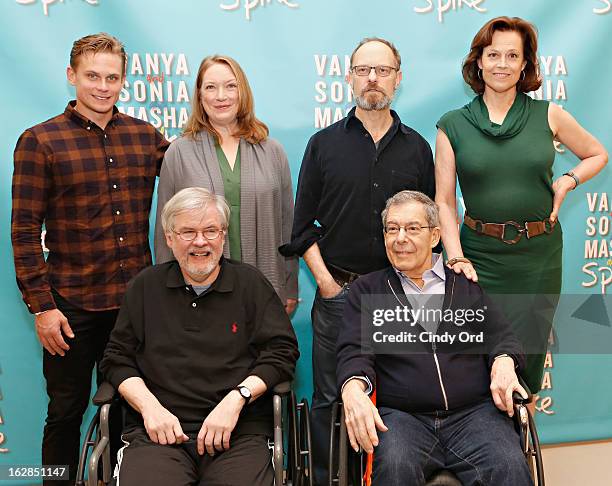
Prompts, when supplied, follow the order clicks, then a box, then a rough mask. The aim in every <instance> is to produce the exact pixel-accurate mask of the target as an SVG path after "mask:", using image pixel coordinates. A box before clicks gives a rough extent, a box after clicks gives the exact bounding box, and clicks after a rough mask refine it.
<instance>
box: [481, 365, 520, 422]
mask: <svg viewBox="0 0 612 486" xmlns="http://www.w3.org/2000/svg"><path fill="white" fill-rule="evenodd" d="M490 388H491V395H492V396H493V402H495V406H496V407H497V408H498V409H500V410H501V411H502V412H506V413H507V414H508V416H509V417H512V416H513V415H514V403H513V400H512V393H513V392H514V391H515V390H516V391H518V392H519V393H520V394H521V395H522V396H523V397H524V398H527V392H526V391H525V389H524V388H523V387H522V386H521V385H520V384H519V381H518V377H517V376H516V372H515V371H514V360H513V359H512V358H511V357H510V356H500V357H498V358H495V360H494V361H493V366H492V367H491V386H490Z"/></svg>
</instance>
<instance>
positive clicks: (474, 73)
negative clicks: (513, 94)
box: [462, 17, 542, 94]
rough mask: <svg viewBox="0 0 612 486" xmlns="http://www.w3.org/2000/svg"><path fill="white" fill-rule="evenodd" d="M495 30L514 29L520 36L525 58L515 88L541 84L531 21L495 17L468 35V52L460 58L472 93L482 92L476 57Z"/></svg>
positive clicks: (491, 40) (486, 44) (533, 28)
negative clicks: (462, 58)
mask: <svg viewBox="0 0 612 486" xmlns="http://www.w3.org/2000/svg"><path fill="white" fill-rule="evenodd" d="M498 31H501V32H509V31H510V32H516V33H518V34H519V35H520V36H521V39H522V40H523V58H524V59H525V61H526V64H525V69H524V70H523V72H524V73H525V76H523V75H521V78H520V79H519V81H518V83H517V84H516V89H517V91H521V92H523V93H527V92H529V91H535V90H536V89H538V88H539V87H540V86H541V85H542V78H541V77H540V63H539V61H538V33H537V29H536V27H535V26H534V25H533V24H532V23H530V22H527V21H526V20H523V19H521V18H520V17H496V18H494V19H491V20H489V21H488V22H487V23H486V24H484V25H483V26H482V28H481V29H480V30H479V31H478V33H477V34H476V36H475V37H474V39H472V45H471V46H470V52H469V53H468V55H467V57H466V58H465V60H464V61H463V68H462V73H463V79H464V80H465V82H466V83H467V84H469V85H470V87H471V88H472V90H473V91H474V92H475V93H477V94H483V93H484V90H485V83H484V81H483V80H482V78H481V77H480V76H478V70H479V67H478V60H479V59H480V58H481V57H482V52H483V50H484V48H485V47H488V46H490V45H491V44H492V42H493V34H494V33H495V32H498Z"/></svg>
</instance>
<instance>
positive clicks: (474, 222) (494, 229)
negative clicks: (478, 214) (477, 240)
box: [463, 213, 555, 245]
mask: <svg viewBox="0 0 612 486" xmlns="http://www.w3.org/2000/svg"><path fill="white" fill-rule="evenodd" d="M463 222H464V223H465V224H466V226H467V227H468V228H471V229H473V230H474V231H476V233H478V234H479V235H487V236H492V237H493V238H497V239H498V240H501V241H503V242H504V243H507V244H508V245H514V244H516V243H518V242H519V241H520V239H521V238H522V237H523V234H525V236H527V238H533V237H534V236H539V235H542V234H550V233H552V230H553V229H554V227H555V223H551V222H550V220H548V219H545V220H543V221H526V222H525V223H517V222H516V221H506V222H505V223H485V222H483V221H481V220H479V219H473V218H471V217H470V216H468V214H467V213H466V214H465V216H464V218H463ZM508 227H512V228H513V230H514V231H516V236H515V237H514V238H512V239H509V238H507V237H506V231H507V229H508ZM511 231H512V230H511Z"/></svg>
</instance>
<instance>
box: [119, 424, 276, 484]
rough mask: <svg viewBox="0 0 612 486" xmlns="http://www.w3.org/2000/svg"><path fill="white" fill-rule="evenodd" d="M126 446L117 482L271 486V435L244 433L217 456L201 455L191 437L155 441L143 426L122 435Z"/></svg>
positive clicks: (120, 460) (272, 481)
mask: <svg viewBox="0 0 612 486" xmlns="http://www.w3.org/2000/svg"><path fill="white" fill-rule="evenodd" d="M123 440H124V441H125V443H126V444H127V446H126V447H125V448H124V449H122V450H121V451H120V452H119V477H118V478H117V484H118V486H142V485H146V486H196V485H201V486H272V485H273V484H274V472H273V469H272V462H271V455H270V450H269V449H268V439H267V437H265V436H264V435H241V436H239V437H236V438H234V437H232V438H231V439H230V448H229V449H228V450H227V451H224V452H220V453H217V454H215V455H214V456H209V455H208V454H204V455H202V456H200V455H199V454H198V451H197V444H196V441H195V440H194V439H190V440H189V441H188V442H185V443H183V444H180V445H160V444H156V443H154V442H152V441H151V440H150V439H149V437H148V435H147V433H146V431H145V430H144V429H137V430H135V431H132V432H130V433H127V434H124V435H123Z"/></svg>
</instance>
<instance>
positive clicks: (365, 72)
mask: <svg viewBox="0 0 612 486" xmlns="http://www.w3.org/2000/svg"><path fill="white" fill-rule="evenodd" d="M372 69H374V71H376V76H380V77H381V78H386V77H387V76H389V75H390V74H391V73H392V72H393V71H397V70H398V68H395V67H393V66H383V65H380V66H366V65H365V64H362V65H359V66H353V67H352V68H351V71H353V72H354V73H355V74H356V75H357V76H369V75H370V72H371V71H372Z"/></svg>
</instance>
